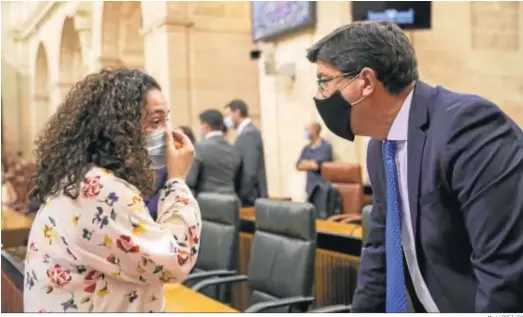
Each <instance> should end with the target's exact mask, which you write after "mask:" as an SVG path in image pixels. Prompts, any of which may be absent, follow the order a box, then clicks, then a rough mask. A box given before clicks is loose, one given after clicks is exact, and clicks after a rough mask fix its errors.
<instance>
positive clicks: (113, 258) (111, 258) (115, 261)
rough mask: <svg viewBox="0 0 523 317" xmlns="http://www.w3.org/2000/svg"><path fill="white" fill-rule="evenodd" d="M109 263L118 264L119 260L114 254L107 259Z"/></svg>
mask: <svg viewBox="0 0 523 317" xmlns="http://www.w3.org/2000/svg"><path fill="white" fill-rule="evenodd" d="M107 261H109V263H112V264H118V260H117V259H116V257H115V256H114V255H113V254H110V255H109V256H108V257H107Z"/></svg>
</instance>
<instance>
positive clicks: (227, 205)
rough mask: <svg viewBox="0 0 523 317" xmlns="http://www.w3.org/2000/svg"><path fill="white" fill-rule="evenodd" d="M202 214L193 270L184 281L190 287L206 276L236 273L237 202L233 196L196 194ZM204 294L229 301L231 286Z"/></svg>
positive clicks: (238, 210)
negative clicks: (197, 251)
mask: <svg viewBox="0 0 523 317" xmlns="http://www.w3.org/2000/svg"><path fill="white" fill-rule="evenodd" d="M197 200H198V204H199V205H200V211H201V214H202V234H201V239H200V252H199V255H198V260H197V261H196V265H195V266H194V269H193V271H192V273H191V274H190V275H189V276H188V277H187V278H186V279H185V281H184V282H183V284H184V285H187V286H193V285H195V284H196V283H197V282H198V281H200V280H202V279H205V278H209V277H223V276H231V275H235V274H236V273H237V272H236V271H235V270H236V266H237V263H238V247H239V246H238V244H239V239H240V237H239V234H240V202H239V200H238V198H237V197H236V196H235V195H222V194H215V193H201V194H200V195H198V197H197ZM202 293H204V294H205V295H207V296H209V297H212V298H214V299H216V300H219V301H221V302H224V303H229V302H230V300H231V288H230V286H228V285H226V286H225V287H217V286H212V287H209V288H208V289H206V290H205V291H203V292H202Z"/></svg>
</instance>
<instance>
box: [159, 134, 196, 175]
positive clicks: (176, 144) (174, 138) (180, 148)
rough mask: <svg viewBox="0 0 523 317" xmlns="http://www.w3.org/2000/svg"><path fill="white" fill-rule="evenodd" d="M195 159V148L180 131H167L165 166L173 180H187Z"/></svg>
mask: <svg viewBox="0 0 523 317" xmlns="http://www.w3.org/2000/svg"><path fill="white" fill-rule="evenodd" d="M193 159H194V146H193V144H192V142H191V140H189V138H188V137H187V136H186V135H185V134H184V133H182V132H180V131H171V130H166V131H165V160H166V162H165V166H166V168H167V175H168V177H169V179H171V178H181V179H184V180H185V177H186V176H187V173H189V169H190V168H191V165H192V161H193Z"/></svg>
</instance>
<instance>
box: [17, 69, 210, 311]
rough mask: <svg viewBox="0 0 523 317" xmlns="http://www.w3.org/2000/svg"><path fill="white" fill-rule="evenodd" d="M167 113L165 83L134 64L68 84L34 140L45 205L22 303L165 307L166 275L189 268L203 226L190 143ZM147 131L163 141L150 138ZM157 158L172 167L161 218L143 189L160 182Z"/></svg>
mask: <svg viewBox="0 0 523 317" xmlns="http://www.w3.org/2000/svg"><path fill="white" fill-rule="evenodd" d="M168 117H169V108H168V106H167V104H166V101H165V98H164V96H163V94H162V92H161V90H160V86H159V85H158V83H157V82H156V81H155V80H154V79H153V78H152V77H151V76H149V75H147V74H144V73H143V72H141V71H138V70H131V69H116V70H102V71H101V72H99V73H95V74H92V75H89V76H87V77H86V78H85V79H83V80H82V81H80V82H78V83H77V84H76V85H75V87H74V88H73V89H72V90H71V91H70V92H69V93H68V95H67V96H66V98H65V100H64V101H63V103H62V105H61V106H60V107H59V109H58V111H57V112H56V113H55V114H54V115H53V117H52V118H51V120H50V121H49V123H48V124H47V125H46V128H45V131H44V133H43V134H42V135H41V136H40V138H39V139H38V141H37V150H36V154H37V162H38V163H37V164H38V166H37V173H36V177H35V179H34V181H35V182H34V184H35V187H34V188H33V190H32V191H31V196H32V198H33V200H37V201H39V202H40V206H41V207H40V209H39V210H38V213H37V215H36V218H35V221H34V223H33V226H32V228H31V233H30V235H29V241H28V251H27V257H26V263H25V290H24V310H25V311H26V312H37V311H40V312H91V311H94V312H149V311H152V312H160V311H163V309H164V296H163V288H162V284H163V283H176V282H180V281H182V280H183V279H184V278H185V277H186V275H187V274H188V273H189V272H190V270H191V269H192V267H193V266H194V263H195V261H196V256H197V253H198V246H199V245H198V244H199V239H200V232H201V229H200V224H201V216H200V210H199V207H198V204H197V203H196V201H195V199H194V197H193V196H192V195H191V192H190V190H189V189H188V188H187V186H186V185H185V181H184V179H185V177H186V175H187V172H188V170H189V168H190V166H191V164H192V160H193V158H194V148H193V145H192V143H191V142H190V141H189V139H188V138H187V137H186V136H185V135H184V134H183V133H181V132H171V131H169V130H167V129H166V128H167V126H168V125H167V118H168ZM161 131H166V132H163V133H164V136H162V135H161V133H162V132H161ZM158 133H160V138H158V137H157V136H158ZM151 136H155V137H154V139H155V140H156V141H158V140H161V141H162V140H164V142H163V141H162V142H163V143H162V142H160V143H161V144H160V145H156V146H152V144H151V140H152V139H153V137H151ZM175 140H176V141H175ZM163 149H165V151H162V150H163ZM163 154H164V155H163ZM159 157H162V158H164V160H163V161H164V162H165V163H163V162H160V163H163V164H158V163H159V162H158V158H159ZM151 162H153V163H155V166H156V165H165V168H166V170H167V174H168V181H167V182H166V184H165V186H164V187H163V189H162V190H161V193H160V202H159V206H158V217H157V220H156V221H154V220H153V219H152V218H151V216H150V215H149V212H148V210H147V208H146V206H145V204H144V202H143V199H142V197H143V196H142V195H150V194H151V193H152V189H153V185H154V170H153V169H151Z"/></svg>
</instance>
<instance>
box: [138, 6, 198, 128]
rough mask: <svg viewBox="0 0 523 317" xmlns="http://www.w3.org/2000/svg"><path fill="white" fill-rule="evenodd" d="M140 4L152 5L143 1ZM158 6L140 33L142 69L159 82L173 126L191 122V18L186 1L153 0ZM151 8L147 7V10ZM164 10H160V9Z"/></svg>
mask: <svg viewBox="0 0 523 317" xmlns="http://www.w3.org/2000/svg"><path fill="white" fill-rule="evenodd" d="M142 5H155V4H154V2H142ZM156 5H157V6H159V8H157V9H158V10H155V12H154V13H155V14H158V15H159V16H157V17H155V18H154V19H152V18H151V19H150V20H151V21H149V24H146V21H144V22H145V23H144V25H145V27H144V28H143V29H142V31H141V34H142V35H143V37H144V46H145V52H144V53H145V71H146V72H148V73H149V74H151V75H152V76H153V77H154V78H156V80H158V82H159V84H160V85H161V86H162V90H163V92H164V94H165V97H166V98H167V101H168V103H169V105H170V107H171V123H172V126H173V127H176V126H179V125H190V123H191V98H190V84H189V76H190V74H189V54H188V48H187V45H188V41H189V30H188V28H189V27H190V26H191V25H192V22H191V21H190V19H189V18H188V17H187V14H186V13H187V11H186V4H184V3H182V4H180V3H177V2H164V3H163V4H160V3H158V2H157V3H156ZM173 8H174V9H175V10H173ZM151 9H152V8H146V12H147V11H148V10H151ZM162 10H163V11H162ZM144 18H145V16H144Z"/></svg>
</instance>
